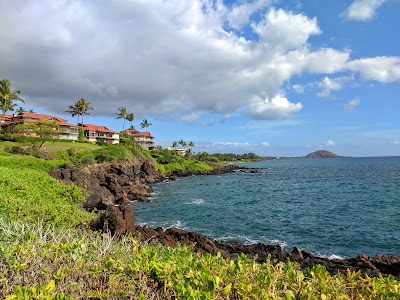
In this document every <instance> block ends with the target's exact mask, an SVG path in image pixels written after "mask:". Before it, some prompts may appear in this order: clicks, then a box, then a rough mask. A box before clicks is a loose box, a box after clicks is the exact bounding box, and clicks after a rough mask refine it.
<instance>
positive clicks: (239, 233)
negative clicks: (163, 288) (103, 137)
mask: <svg viewBox="0 0 400 300" xmlns="http://www.w3.org/2000/svg"><path fill="white" fill-rule="evenodd" d="M243 165H244V166H247V167H251V168H260V170H259V171H260V172H259V173H255V174H253V173H249V172H235V173H232V174H224V175H211V176H192V177H184V178H178V179H177V180H175V181H169V182H163V183H158V184H155V185H154V186H153V188H154V194H153V195H152V197H151V202H149V203H140V202H134V203H132V207H133V209H134V214H135V218H136V222H137V223H139V224H142V225H144V224H147V225H150V226H163V227H164V228H169V227H177V228H181V229H185V230H189V231H196V232H198V233H200V234H203V235H205V236H207V237H211V238H214V239H219V240H238V241H241V242H243V243H255V242H259V241H260V242H265V243H269V244H280V245H282V246H283V247H284V248H285V249H286V250H291V249H292V248H293V247H294V246H298V247H300V249H302V250H306V251H309V252H311V253H314V254H316V255H320V256H324V257H330V258H349V257H355V256H357V255H358V254H360V253H365V254H368V255H375V254H378V253H382V254H400V157H371V158H332V159H302V158H299V159H277V160H268V161H260V162H255V163H246V164H243Z"/></svg>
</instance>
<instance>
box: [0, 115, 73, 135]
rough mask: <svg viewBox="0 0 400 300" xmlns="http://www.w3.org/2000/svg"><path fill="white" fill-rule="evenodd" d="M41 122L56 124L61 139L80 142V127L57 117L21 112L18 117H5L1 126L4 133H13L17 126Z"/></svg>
mask: <svg viewBox="0 0 400 300" xmlns="http://www.w3.org/2000/svg"><path fill="white" fill-rule="evenodd" d="M39 121H50V122H55V123H56V124H57V125H58V128H59V136H58V137H59V138H60V139H67V140H73V141H76V140H78V126H77V125H74V124H71V123H68V122H67V120H65V119H62V118H60V117H57V116H52V115H45V114H37V113H32V112H21V113H19V114H17V115H7V114H6V115H5V118H4V120H3V122H2V123H1V124H0V125H1V128H2V132H4V133H13V132H14V128H15V126H17V125H18V124H24V123H34V122H39Z"/></svg>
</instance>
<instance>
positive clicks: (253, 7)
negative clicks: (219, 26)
mask: <svg viewBox="0 0 400 300" xmlns="http://www.w3.org/2000/svg"><path fill="white" fill-rule="evenodd" d="M271 3H272V1H271V0H256V1H253V2H244V3H240V4H234V5H233V6H232V8H231V9H230V10H228V11H227V13H226V16H227V20H228V22H229V25H230V26H231V27H232V28H235V29H240V28H242V27H243V26H244V25H246V24H247V23H248V22H249V20H250V17H251V16H252V15H253V14H254V13H256V12H258V11H259V10H260V9H264V8H266V7H268V6H269V5H271Z"/></svg>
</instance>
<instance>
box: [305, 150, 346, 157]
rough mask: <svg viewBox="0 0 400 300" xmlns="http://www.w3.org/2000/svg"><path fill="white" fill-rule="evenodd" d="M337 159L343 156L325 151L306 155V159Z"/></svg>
mask: <svg viewBox="0 0 400 300" xmlns="http://www.w3.org/2000/svg"><path fill="white" fill-rule="evenodd" d="M337 157H344V156H339V155H336V154H335V153H332V152H330V151H327V150H318V151H315V152H311V153H310V154H307V155H306V158H337Z"/></svg>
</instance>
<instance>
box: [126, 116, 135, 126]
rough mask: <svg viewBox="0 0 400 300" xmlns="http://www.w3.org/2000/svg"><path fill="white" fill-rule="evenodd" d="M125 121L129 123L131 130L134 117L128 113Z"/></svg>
mask: <svg viewBox="0 0 400 300" xmlns="http://www.w3.org/2000/svg"><path fill="white" fill-rule="evenodd" d="M126 120H128V121H129V122H131V129H133V128H134V127H133V120H135V115H134V114H133V113H129V114H127V115H126Z"/></svg>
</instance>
